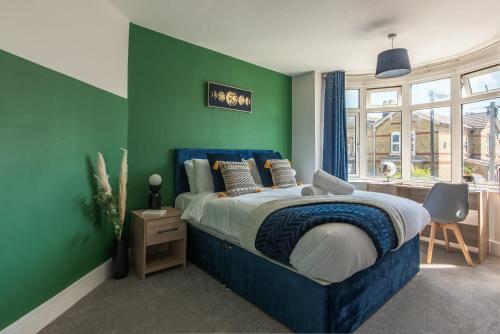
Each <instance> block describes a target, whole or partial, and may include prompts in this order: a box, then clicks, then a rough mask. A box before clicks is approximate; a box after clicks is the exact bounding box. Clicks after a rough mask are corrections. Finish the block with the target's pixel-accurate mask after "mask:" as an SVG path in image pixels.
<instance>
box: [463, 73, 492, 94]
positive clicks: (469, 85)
mask: <svg viewBox="0 0 500 334" xmlns="http://www.w3.org/2000/svg"><path fill="white" fill-rule="evenodd" d="M496 90H500V66H495V67H493V68H488V69H485V70H481V71H476V72H473V73H469V74H466V75H463V76H462V96H471V95H476V94H482V93H487V92H492V91H496Z"/></svg>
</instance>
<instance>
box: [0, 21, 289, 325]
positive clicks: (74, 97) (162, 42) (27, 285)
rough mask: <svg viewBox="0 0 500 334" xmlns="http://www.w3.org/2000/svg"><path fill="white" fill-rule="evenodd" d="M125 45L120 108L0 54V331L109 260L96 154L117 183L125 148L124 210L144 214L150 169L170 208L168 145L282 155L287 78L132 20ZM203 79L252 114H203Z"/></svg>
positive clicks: (99, 93)
mask: <svg viewBox="0 0 500 334" xmlns="http://www.w3.org/2000/svg"><path fill="white" fill-rule="evenodd" d="M129 48H130V50H129V101H128V105H127V100H126V99H124V98H121V97H118V96H116V95H113V94H111V93H108V92H105V91H103V90H100V89H98V88H95V87H93V86H90V85H88V84H85V83H83V82H80V81H78V80H76V79H73V78H70V77H68V76H65V75H62V74H60V73H57V72H55V71H52V70H50V69H47V68H44V67H42V66H39V65H36V64H34V63H31V62H29V61H27V60H24V59H22V58H19V57H16V56H14V55H12V54H9V53H6V52H4V51H1V50H0V154H1V156H2V158H1V159H0V217H2V221H1V222H0V329H2V328H4V327H6V326H8V325H9V324H10V323H12V322H14V321H15V320H17V319H18V318H20V317H21V316H23V315H24V314H26V313H27V312H29V311H31V310H32V309H34V308H35V307H37V306H39V305H40V304H42V303H43V302H45V301H47V300H48V299H50V298H51V297H53V296H54V295H56V294H57V293H59V292H60V291H62V290H63V289H64V288H66V287H67V286H69V285H70V284H72V283H73V282H75V281H76V280H78V279H79V278H81V277H82V276H83V275H85V274H86V273H88V272H89V271H91V270H92V269H94V268H96V267H97V266H98V265H100V264H101V263H103V262H104V261H105V260H107V259H109V257H110V255H111V245H112V242H113V233H112V228H111V225H109V224H107V223H106V222H104V221H103V220H102V219H101V217H100V215H99V214H98V210H97V208H96V207H95V204H94V202H93V199H92V195H93V191H94V186H95V182H94V177H93V173H94V172H93V170H92V169H93V166H94V165H95V163H94V161H95V155H96V153H97V152H99V151H100V152H102V153H103V154H104V156H105V158H106V161H107V165H108V173H109V174H110V177H111V180H112V184H113V185H114V186H116V182H117V174H118V168H119V162H120V158H121V151H120V150H119V148H120V147H126V146H127V144H128V148H129V186H128V194H129V209H134V208H143V207H145V206H146V203H147V195H148V187H147V179H148V177H149V175H150V174H151V173H153V172H158V173H160V174H161V175H162V176H163V177H164V178H165V179H166V180H165V182H164V187H163V189H162V192H163V195H164V203H165V204H167V203H168V204H172V202H173V199H174V197H173V187H174V185H173V177H174V172H173V166H172V161H173V149H174V148H176V147H198V148H202V147H204V148H256V149H274V150H277V151H280V152H282V153H283V154H284V155H285V156H287V157H289V156H290V154H291V78H290V77H288V76H286V75H283V74H279V73H276V72H273V71H270V70H267V69H264V68H261V67H258V66H255V65H252V64H249V63H246V62H243V61H241V60H237V59H235V58H232V57H229V56H225V55H222V54H220V53H217V52H214V51H210V50H207V49H204V48H201V47H198V46H195V45H192V44H189V43H186V42H183V41H180V40H177V39H174V38H171V37H168V36H165V35H161V34H159V33H156V32H153V31H151V30H147V29H145V28H141V27H139V26H136V25H133V24H132V25H131V27H130V46H129ZM207 81H215V82H220V83H225V84H228V85H233V86H237V87H242V88H246V89H249V90H252V91H253V113H252V114H245V113H241V112H234V111H226V110H221V109H212V108H207V107H206V106H205V101H206V82H207ZM127 108H128V115H127ZM127 124H128V128H127ZM127 138H128V139H127ZM127 141H128V142H127ZM115 189H116V188H115Z"/></svg>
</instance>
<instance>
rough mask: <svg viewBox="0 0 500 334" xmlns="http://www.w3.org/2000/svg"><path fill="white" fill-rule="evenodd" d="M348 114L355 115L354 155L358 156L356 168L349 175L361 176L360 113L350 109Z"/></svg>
mask: <svg viewBox="0 0 500 334" xmlns="http://www.w3.org/2000/svg"><path fill="white" fill-rule="evenodd" d="M347 110H357V109H347ZM346 116H347V117H354V124H355V125H354V155H355V157H356V159H355V164H356V170H355V172H354V173H348V177H359V172H360V170H361V166H360V152H359V151H360V150H359V147H360V144H359V137H360V132H361V131H360V129H359V126H360V123H359V119H360V115H359V112H355V111H348V112H347V113H346Z"/></svg>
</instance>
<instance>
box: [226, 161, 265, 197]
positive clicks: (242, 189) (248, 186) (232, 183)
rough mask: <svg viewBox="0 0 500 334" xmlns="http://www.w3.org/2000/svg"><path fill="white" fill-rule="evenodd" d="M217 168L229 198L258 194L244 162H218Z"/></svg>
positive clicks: (248, 168)
mask: <svg viewBox="0 0 500 334" xmlns="http://www.w3.org/2000/svg"><path fill="white" fill-rule="evenodd" d="M219 168H220V170H221V172H222V177H223V178H224V184H225V186H226V193H227V195H228V196H229V197H234V196H240V195H244V194H250V193H256V192H258V190H259V189H258V188H257V185H256V184H255V181H254V180H253V177H252V174H251V173H250V167H248V164H247V163H246V162H233V161H220V162H219Z"/></svg>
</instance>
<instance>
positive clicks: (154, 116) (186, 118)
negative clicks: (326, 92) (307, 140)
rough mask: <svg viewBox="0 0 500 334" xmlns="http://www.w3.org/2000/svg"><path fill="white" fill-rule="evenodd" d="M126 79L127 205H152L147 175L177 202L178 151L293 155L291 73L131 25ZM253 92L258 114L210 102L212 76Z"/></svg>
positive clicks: (168, 200)
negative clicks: (265, 151)
mask: <svg viewBox="0 0 500 334" xmlns="http://www.w3.org/2000/svg"><path fill="white" fill-rule="evenodd" d="M128 76H129V81H128V102H129V122H128V130H129V131H128V147H129V154H130V165H129V173H130V177H131V180H130V183H129V208H131V209H136V208H144V207H145V206H146V205H147V196H148V186H147V180H148V176H149V175H150V174H152V173H153V172H157V173H159V174H160V175H161V176H162V177H163V178H164V180H165V178H166V180H165V181H164V184H163V185H164V186H163V189H162V195H163V196H164V199H163V202H164V203H165V204H172V203H173V200H174V193H173V191H174V184H173V178H174V171H173V157H174V154H173V149H174V148H177V147H184V148H250V149H251V148H255V149H274V150H277V151H280V152H282V153H283V154H284V155H285V156H287V157H290V155H291V115H292V112H291V110H292V107H291V102H292V97H291V86H292V79H291V77H289V76H286V75H283V74H280V73H277V72H273V71H271V70H268V69H264V68H262V67H258V66H255V65H252V64H249V63H247V62H244V61H241V60H238V59H235V58H232V57H229V56H226V55H223V54H220V53H217V52H214V51H210V50H207V49H204V48H201V47H199V46H195V45H192V44H189V43H186V42H183V41H180V40H177V39H174V38H172V37H168V36H165V35H162V34H160V33H157V32H154V31H151V30H148V29H145V28H142V27H139V26H136V25H133V24H132V25H131V26H130V36H129V72H128ZM207 81H215V82H219V83H223V84H227V85H231V86H236V87H241V88H245V89H249V90H251V91H252V92H253V113H252V114H246V113H242V112H236V111H228V110H222V109H214V108H208V107H206V103H205V101H206V82H207Z"/></svg>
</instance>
